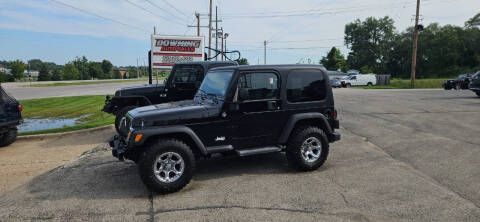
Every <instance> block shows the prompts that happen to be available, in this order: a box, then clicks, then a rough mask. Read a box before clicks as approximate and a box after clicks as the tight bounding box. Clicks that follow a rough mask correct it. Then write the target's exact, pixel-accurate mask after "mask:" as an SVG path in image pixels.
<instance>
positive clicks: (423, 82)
mask: <svg viewBox="0 0 480 222" xmlns="http://www.w3.org/2000/svg"><path fill="white" fill-rule="evenodd" d="M445 80H446V79H416V80H415V89H433V88H442V87H443V86H442V84H443V82H444V81H445ZM361 88H364V89H410V79H392V80H390V85H388V86H361Z"/></svg>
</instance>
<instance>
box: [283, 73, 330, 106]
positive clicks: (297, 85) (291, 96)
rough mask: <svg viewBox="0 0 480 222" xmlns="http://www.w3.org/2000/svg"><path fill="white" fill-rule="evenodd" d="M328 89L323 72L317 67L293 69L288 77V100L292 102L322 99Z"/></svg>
mask: <svg viewBox="0 0 480 222" xmlns="http://www.w3.org/2000/svg"><path fill="white" fill-rule="evenodd" d="M326 96H327V91H326V88H325V82H324V79H323V74H322V72H321V71H319V70H315V69H303V70H293V71H291V72H290V73H289V74H288V79H287V100H288V101H289V102H292V103H296V102H307V101H320V100H323V99H325V97H326Z"/></svg>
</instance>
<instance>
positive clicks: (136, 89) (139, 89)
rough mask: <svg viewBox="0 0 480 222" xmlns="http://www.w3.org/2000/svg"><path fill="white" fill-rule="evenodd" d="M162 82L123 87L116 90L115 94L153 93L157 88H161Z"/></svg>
mask: <svg viewBox="0 0 480 222" xmlns="http://www.w3.org/2000/svg"><path fill="white" fill-rule="evenodd" d="M164 88H165V85H164V84H151V85H142V86H132V87H125V88H121V89H119V90H117V91H116V92H115V96H134V95H145V94H151V93H154V92H155V91H157V90H163V89H164Z"/></svg>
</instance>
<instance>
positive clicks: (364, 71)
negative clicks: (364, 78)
mask: <svg viewBox="0 0 480 222" xmlns="http://www.w3.org/2000/svg"><path fill="white" fill-rule="evenodd" d="M360 73H362V74H369V73H373V70H372V69H370V67H368V66H362V67H361V68H360Z"/></svg>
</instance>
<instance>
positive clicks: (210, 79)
mask: <svg viewBox="0 0 480 222" xmlns="http://www.w3.org/2000/svg"><path fill="white" fill-rule="evenodd" d="M232 76H233V70H225V71H223V70H222V71H211V72H208V73H207V75H206V76H205V79H204V80H203V82H202V85H201V86H200V89H199V90H198V92H197V95H196V96H195V98H200V99H202V100H204V99H206V98H211V97H213V98H214V99H219V98H221V99H223V97H224V96H225V93H226V91H227V88H228V85H229V84H230V80H231V79H232Z"/></svg>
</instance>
